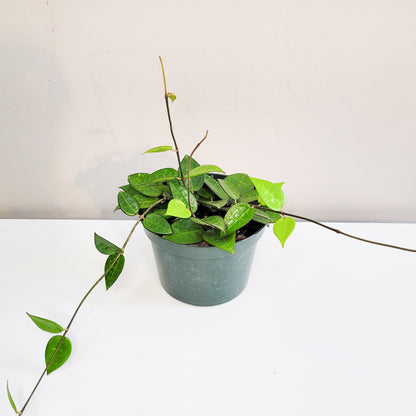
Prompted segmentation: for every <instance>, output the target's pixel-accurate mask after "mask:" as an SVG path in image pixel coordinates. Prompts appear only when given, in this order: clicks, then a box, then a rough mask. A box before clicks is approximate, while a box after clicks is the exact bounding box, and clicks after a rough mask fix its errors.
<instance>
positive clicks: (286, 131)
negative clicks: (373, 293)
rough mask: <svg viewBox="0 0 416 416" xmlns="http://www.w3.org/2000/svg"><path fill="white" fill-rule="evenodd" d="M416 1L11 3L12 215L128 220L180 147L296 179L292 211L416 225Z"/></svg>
mask: <svg viewBox="0 0 416 416" xmlns="http://www.w3.org/2000/svg"><path fill="white" fill-rule="evenodd" d="M415 15H416V3H415V2H414V1H413V0H394V1H393V0H378V1H373V0H349V1H345V0H340V1H328V0H314V1H310V0H308V1H306V0H304V1H301V0H294V1H290V2H287V1H281V0H258V1H255V2H254V1H252V0H250V1H245V0H240V1H239V2H236V1H231V0H211V1H209V2H208V1H200V0H192V1H191V0H176V1H167V0H165V1H161V0H153V1H139V0H117V1H116V0H87V1H85V0H83V1H80V0H71V1H64V0H2V2H1V4H0V46H1V48H0V89H1V99H0V139H1V153H0V216H1V217H6V218H7V217H9V218H19V217H26V218H38V217H44V218H45V217H50V218H72V217H77V218H120V216H119V214H113V213H112V209H113V208H114V206H115V205H116V202H115V201H116V195H117V186H119V185H122V184H124V183H125V182H126V177H127V175H128V174H129V173H133V172H137V171H153V170H156V169H158V168H160V167H163V166H164V165H171V166H172V167H174V166H175V158H174V155H173V153H172V154H170V155H165V154H159V155H145V156H140V154H141V152H143V151H144V150H146V149H148V148H150V147H153V146H156V145H163V144H170V136H169V129H168V123H167V118H166V114H165V109H164V101H163V85H162V78H161V73H160V67H159V62H158V59H157V57H158V55H161V56H162V57H163V58H164V61H165V66H166V70H167V77H168V88H169V90H171V91H172V92H174V93H175V94H176V95H177V97H178V99H177V101H176V102H175V103H174V104H173V108H172V113H173V118H174V123H175V130H176V132H177V137H178V140H179V142H180V145H181V147H182V149H183V153H184V152H185V151H188V152H189V151H190V149H192V147H193V146H194V144H195V143H196V141H197V140H199V139H200V138H202V137H203V135H204V132H205V130H206V129H208V130H209V139H208V140H207V142H206V143H205V144H204V146H203V147H202V148H201V149H200V151H199V153H198V154H197V159H198V160H199V161H200V162H201V163H215V164H218V165H219V166H221V167H222V168H223V169H224V170H225V171H226V172H227V173H234V172H241V171H243V172H247V173H249V174H250V175H252V176H257V177H262V178H265V179H269V180H273V181H276V182H278V181H279V182H280V181H285V182H286V185H285V191H286V196H287V201H288V202H287V206H286V208H287V210H288V211H293V212H296V213H298V214H301V215H302V214H303V215H309V216H312V217H315V218H316V219H321V220H363V221H364V220H365V221H368V220H370V221H372V220H373V221H416V190H415V180H416V167H415V155H416V139H415V137H416V117H415V109H416V105H415V104H416V77H415V74H416V29H415V25H414V17H415Z"/></svg>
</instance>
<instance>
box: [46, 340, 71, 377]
mask: <svg viewBox="0 0 416 416" xmlns="http://www.w3.org/2000/svg"><path fill="white" fill-rule="evenodd" d="M61 339H62V335H55V336H54V337H52V338H51V339H50V340H49V342H48V344H47V345H46V350H45V362H46V365H47V366H48V369H47V373H48V374H50V373H52V371H55V370H56V369H57V368H59V367H60V366H61V365H62V364H64V363H65V361H66V360H67V359H68V358H69V356H70V355H71V350H72V345H71V341H70V340H69V339H68V338H66V337H64V338H63V339H62V343H61ZM60 343H61V345H60V346H59V348H58V345H59V344H60ZM55 351H56V354H55ZM54 354H55V355H54ZM52 357H53V359H52V361H51V358H52ZM49 361H51V362H50V363H49Z"/></svg>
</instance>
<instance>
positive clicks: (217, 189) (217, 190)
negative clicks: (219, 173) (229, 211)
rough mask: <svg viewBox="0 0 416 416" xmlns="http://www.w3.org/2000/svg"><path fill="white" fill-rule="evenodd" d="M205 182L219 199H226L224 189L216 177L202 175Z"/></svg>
mask: <svg viewBox="0 0 416 416" xmlns="http://www.w3.org/2000/svg"><path fill="white" fill-rule="evenodd" d="M204 181H205V184H206V185H207V186H208V188H209V189H211V191H212V192H214V194H215V195H217V196H218V198H220V199H228V195H227V194H226V193H225V191H224V189H222V188H221V185H220V184H219V183H218V181H217V180H216V179H214V178H213V177H212V176H210V175H204Z"/></svg>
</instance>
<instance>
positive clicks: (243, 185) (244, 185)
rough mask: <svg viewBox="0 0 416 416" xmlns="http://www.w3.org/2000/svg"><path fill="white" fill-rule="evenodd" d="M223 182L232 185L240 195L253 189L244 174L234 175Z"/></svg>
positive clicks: (251, 183) (248, 178)
mask: <svg viewBox="0 0 416 416" xmlns="http://www.w3.org/2000/svg"><path fill="white" fill-rule="evenodd" d="M224 182H225V183H227V185H232V186H233V187H234V188H237V189H238V191H239V192H240V194H241V195H243V194H245V193H247V192H250V191H252V190H253V189H254V185H253V182H251V180H250V177H249V176H248V175H247V174H245V173H234V174H232V175H228V176H227V177H225V178H224Z"/></svg>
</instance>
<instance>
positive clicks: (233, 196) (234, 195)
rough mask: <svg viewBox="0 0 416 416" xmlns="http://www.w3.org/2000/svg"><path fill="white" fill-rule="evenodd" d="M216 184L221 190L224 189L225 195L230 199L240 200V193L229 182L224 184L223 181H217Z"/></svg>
mask: <svg viewBox="0 0 416 416" xmlns="http://www.w3.org/2000/svg"><path fill="white" fill-rule="evenodd" d="M218 183H219V184H220V185H221V188H222V189H224V191H225V192H226V194H227V195H228V196H229V197H230V198H231V199H234V200H235V199H238V198H240V191H239V190H238V188H236V187H235V186H234V185H233V184H232V183H231V182H230V183H228V182H225V180H224V179H218Z"/></svg>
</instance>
